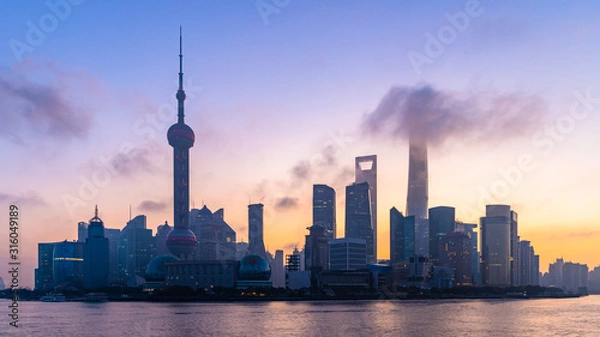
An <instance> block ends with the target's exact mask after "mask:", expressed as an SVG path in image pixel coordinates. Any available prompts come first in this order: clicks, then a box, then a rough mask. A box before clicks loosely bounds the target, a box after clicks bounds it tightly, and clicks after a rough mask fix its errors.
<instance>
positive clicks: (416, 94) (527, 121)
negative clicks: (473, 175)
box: [361, 85, 548, 146]
mask: <svg viewBox="0 0 600 337" xmlns="http://www.w3.org/2000/svg"><path fill="white" fill-rule="evenodd" d="M547 113H548V108H547V105H546V103H545V102H544V101H543V100H542V99H541V98H540V97H538V96H534V95H525V94H522V93H508V94H502V93H497V92H492V91H484V92H478V93H455V92H448V91H440V90H436V89H434V88H433V87H431V86H428V85H426V86H420V87H392V88H391V89H390V90H389V92H388V93H387V94H386V95H385V96H384V97H383V98H382V99H381V101H380V102H379V105H378V106H377V108H376V109H375V110H374V111H373V112H371V113H369V114H367V115H366V117H365V119H364V121H363V124H362V128H361V129H362V131H363V132H365V133H367V134H370V135H373V136H380V137H390V136H391V137H393V138H399V139H405V140H407V139H411V141H412V140H415V141H417V142H426V143H427V144H429V145H433V146H435V145H440V144H442V143H444V142H445V141H447V140H449V139H455V140H463V141H469V142H472V141H477V142H496V141H498V140H506V139H510V138H512V137H519V136H529V135H531V133H533V131H534V130H535V129H536V128H539V124H540V123H541V120H543V118H544V117H546V115H547Z"/></svg>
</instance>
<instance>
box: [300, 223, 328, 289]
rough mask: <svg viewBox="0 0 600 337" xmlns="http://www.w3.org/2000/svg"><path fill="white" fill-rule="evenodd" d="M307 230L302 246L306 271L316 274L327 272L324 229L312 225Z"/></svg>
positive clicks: (326, 244) (326, 241)
mask: <svg viewBox="0 0 600 337" xmlns="http://www.w3.org/2000/svg"><path fill="white" fill-rule="evenodd" d="M307 229H308V230H309V231H310V234H308V235H307V236H306V244H305V246H304V253H305V255H304V258H305V264H306V270H308V271H311V272H313V273H316V274H317V273H319V272H321V271H323V270H329V239H328V238H327V235H326V234H325V228H323V226H321V225H312V226H311V227H308V228H307ZM313 277H314V275H313Z"/></svg>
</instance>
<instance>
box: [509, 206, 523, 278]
mask: <svg viewBox="0 0 600 337" xmlns="http://www.w3.org/2000/svg"><path fill="white" fill-rule="evenodd" d="M518 229H519V228H518V218H517V212H515V211H510V284H511V285H513V286H517V285H521V272H520V265H521V262H520V258H521V254H520V251H519V231H518Z"/></svg>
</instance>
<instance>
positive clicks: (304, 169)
mask: <svg viewBox="0 0 600 337" xmlns="http://www.w3.org/2000/svg"><path fill="white" fill-rule="evenodd" d="M311 171H312V167H311V164H310V163H309V162H308V161H307V160H301V161H299V162H298V163H297V164H296V165H295V166H294V167H292V177H293V179H294V180H297V181H304V180H307V179H308V178H309V177H310V174H311Z"/></svg>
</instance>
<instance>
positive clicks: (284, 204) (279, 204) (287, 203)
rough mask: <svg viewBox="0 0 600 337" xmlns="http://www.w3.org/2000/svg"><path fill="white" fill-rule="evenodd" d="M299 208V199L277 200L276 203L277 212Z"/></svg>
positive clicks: (285, 198)
mask: <svg viewBox="0 0 600 337" xmlns="http://www.w3.org/2000/svg"><path fill="white" fill-rule="evenodd" d="M295 208H298V198H293V197H287V196H286V197H283V198H279V199H277V201H276V202H275V210H278V211H286V210H290V209H295Z"/></svg>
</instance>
